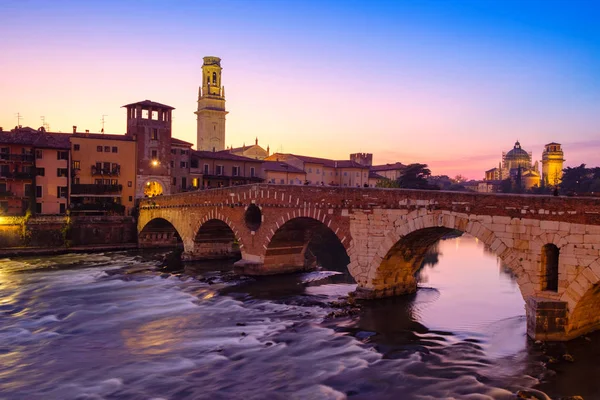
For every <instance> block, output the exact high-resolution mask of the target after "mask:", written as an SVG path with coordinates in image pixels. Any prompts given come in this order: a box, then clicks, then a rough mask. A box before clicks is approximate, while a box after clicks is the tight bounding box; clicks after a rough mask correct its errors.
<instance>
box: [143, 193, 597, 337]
mask: <svg viewBox="0 0 600 400" xmlns="http://www.w3.org/2000/svg"><path fill="white" fill-rule="evenodd" d="M454 229H456V230H459V231H462V232H466V233H468V234H470V235H472V236H475V237H476V238H478V239H479V240H480V241H482V242H483V243H484V244H486V245H488V246H489V248H490V249H491V250H492V251H494V252H495V253H496V254H497V255H498V256H499V257H500V258H501V259H502V261H503V262H504V263H505V264H506V265H507V266H508V267H509V268H510V269H511V270H512V272H513V273H514V274H515V276H516V279H517V283H518V285H519V288H520V290H521V293H522V295H523V298H524V299H525V301H526V308H527V329H528V333H529V335H530V336H531V337H534V338H539V339H547V340H567V339H570V338H573V337H576V336H578V335H581V334H583V333H586V332H588V331H591V330H595V329H598V328H600V199H595V198H587V199H580V198H565V197H547V196H523V195H491V194H471V193H457V192H437V191H417V190H394V189H369V188H329V187H313V186H283V185H281V186H280V185H266V184H260V185H249V186H238V187H230V188H223V189H213V190H206V191H197V192H189V193H183V194H178V195H173V196H164V197H155V198H152V199H147V200H144V201H142V203H141V205H140V216H139V221H138V232H139V243H140V246H142V247H144V246H158V245H165V244H176V241H182V242H183V248H184V257H185V258H187V259H203V258H214V257H220V256H228V255H232V254H233V253H235V252H241V257H242V259H241V260H240V261H238V263H237V265H238V266H239V267H240V268H242V269H243V270H244V271H245V272H246V273H249V274H275V273H280V272H289V271H297V270H302V269H305V268H308V267H310V265H312V262H313V261H314V260H313V259H312V257H309V256H308V254H309V253H310V252H308V251H307V248H308V247H309V246H310V245H311V240H312V238H314V237H315V236H318V237H319V240H324V239H325V240H328V241H332V243H333V245H334V246H337V247H339V248H340V249H341V248H342V247H343V249H345V250H346V253H347V255H348V256H349V258H350V263H349V265H348V269H349V271H350V273H351V274H352V276H353V277H354V278H355V280H356V282H357V283H358V288H357V292H356V294H357V296H359V297H362V298H376V297H386V296H394V295H400V294H406V293H412V292H414V291H415V290H416V288H417V283H416V280H415V272H416V271H417V269H418V268H419V267H420V265H421V263H422V260H423V257H424V255H425V252H426V250H427V248H428V247H429V246H431V245H432V244H433V243H435V242H436V241H437V240H438V239H439V238H440V237H442V236H443V235H444V234H447V233H448V232H450V231H452V230H454ZM317 258H318V254H317Z"/></svg>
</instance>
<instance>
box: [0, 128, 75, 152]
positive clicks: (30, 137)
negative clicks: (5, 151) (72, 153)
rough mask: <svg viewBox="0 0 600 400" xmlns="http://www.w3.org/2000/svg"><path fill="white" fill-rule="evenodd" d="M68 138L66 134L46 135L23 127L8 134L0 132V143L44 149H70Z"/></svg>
mask: <svg viewBox="0 0 600 400" xmlns="http://www.w3.org/2000/svg"><path fill="white" fill-rule="evenodd" d="M69 136H70V135H69V134H67V133H47V132H42V131H37V130H35V129H32V128H29V127H25V128H18V129H13V130H12V131H10V132H5V131H2V132H0V143H2V144H20V145H23V146H32V147H38V148H46V149H69V148H71V143H70V142H69Z"/></svg>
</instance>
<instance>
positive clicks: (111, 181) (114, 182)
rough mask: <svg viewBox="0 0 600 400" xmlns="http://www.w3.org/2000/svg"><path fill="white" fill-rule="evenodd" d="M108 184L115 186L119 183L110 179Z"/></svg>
mask: <svg viewBox="0 0 600 400" xmlns="http://www.w3.org/2000/svg"><path fill="white" fill-rule="evenodd" d="M110 184H111V185H114V186H117V185H118V184H119V181H118V180H117V179H111V180H110Z"/></svg>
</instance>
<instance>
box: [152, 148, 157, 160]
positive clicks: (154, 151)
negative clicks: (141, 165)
mask: <svg viewBox="0 0 600 400" xmlns="http://www.w3.org/2000/svg"><path fill="white" fill-rule="evenodd" d="M157 158H158V151H156V150H152V159H153V160H156V159H157Z"/></svg>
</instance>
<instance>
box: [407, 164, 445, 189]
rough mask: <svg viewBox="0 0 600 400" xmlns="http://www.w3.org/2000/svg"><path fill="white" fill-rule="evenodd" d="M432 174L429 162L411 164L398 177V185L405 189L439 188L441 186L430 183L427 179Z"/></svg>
mask: <svg viewBox="0 0 600 400" xmlns="http://www.w3.org/2000/svg"><path fill="white" fill-rule="evenodd" d="M430 176H431V170H430V169H429V168H428V167H427V164H420V163H415V164H410V165H407V166H406V168H405V169H404V171H403V172H402V175H400V178H398V185H399V186H400V187H401V188H405V189H427V190H439V189H440V188H439V186H436V185H430V184H429V182H428V181H427V180H428V178H429V177H430Z"/></svg>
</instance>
